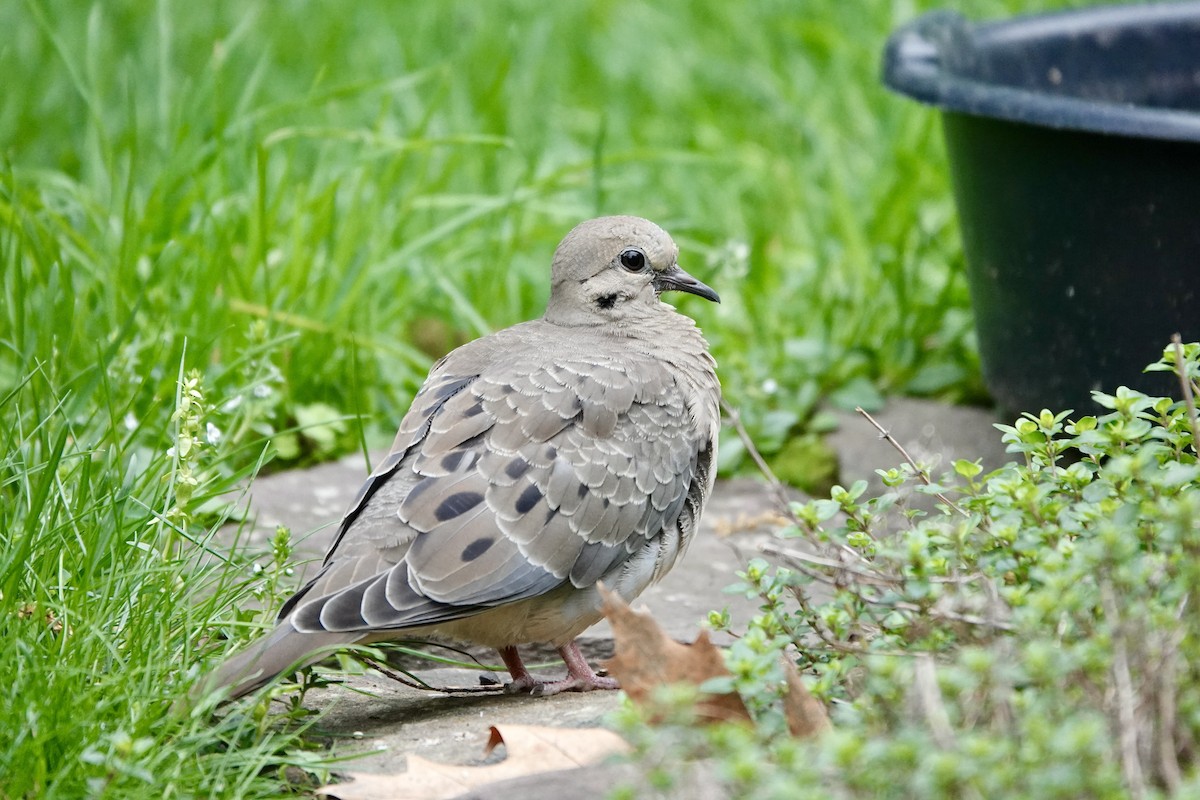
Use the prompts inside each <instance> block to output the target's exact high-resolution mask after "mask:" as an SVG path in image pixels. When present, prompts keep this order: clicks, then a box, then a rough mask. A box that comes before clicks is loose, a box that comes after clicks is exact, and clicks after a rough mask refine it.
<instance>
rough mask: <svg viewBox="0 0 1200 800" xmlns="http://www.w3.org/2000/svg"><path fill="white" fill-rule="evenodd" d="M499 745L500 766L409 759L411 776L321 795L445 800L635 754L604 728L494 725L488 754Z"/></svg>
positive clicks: (356, 777) (350, 799) (357, 781)
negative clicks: (501, 747) (513, 780)
mask: <svg viewBox="0 0 1200 800" xmlns="http://www.w3.org/2000/svg"><path fill="white" fill-rule="evenodd" d="M499 744H503V745H504V747H505V749H506V750H507V751H508V756H507V757H506V758H505V759H504V760H503V761H501V762H500V763H498V764H488V765H487V766H482V767H470V766H456V765H454V764H439V763H438V762H436V761H430V760H429V759H427V758H421V757H420V756H409V757H408V771H407V772H402V773H400V774H398V775H377V774H372V773H366V772H351V773H348V777H349V780H348V781H346V782H345V783H337V784H330V785H329V786H322V787H321V788H320V789H318V790H317V794H318V795H325V796H326V797H335V798H338V800H395V798H405V799H406V800H443V798H449V797H457V796H458V795H460V794H462V793H463V792H466V791H469V790H470V789H474V788H476V787H478V786H483V785H484V784H488V783H494V782H495V781H503V780H507V779H509V778H519V777H521V776H524V775H534V774H537V773H539V772H552V771H554V770H560V769H571V768H573V767H582V766H585V765H587V764H594V763H596V762H597V761H601V760H603V759H604V758H607V757H608V756H610V755H613V754H615V753H626V752H629V749H630V748H629V745H628V744H626V742H625V740H624V739H622V738H621V737H620V736H617V734H615V733H613V732H612V731H610V730H606V729H604V728H547V727H543V726H540V725H494V726H492V728H491V729H490V732H489V736H488V743H487V747H486V748H485V750H484V752H485V753H490V752H491V751H492V750H493V749H495V747H496V746H497V745H499Z"/></svg>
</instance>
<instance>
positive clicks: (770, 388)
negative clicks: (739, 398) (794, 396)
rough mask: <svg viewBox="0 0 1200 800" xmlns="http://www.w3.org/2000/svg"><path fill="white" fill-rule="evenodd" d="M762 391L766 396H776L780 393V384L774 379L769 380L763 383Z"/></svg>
mask: <svg viewBox="0 0 1200 800" xmlns="http://www.w3.org/2000/svg"><path fill="white" fill-rule="evenodd" d="M762 390H763V392H764V393H766V394H775V393H776V392H778V391H779V382H778V381H777V380H775V379H774V378H767V379H766V380H765V381H763V382H762Z"/></svg>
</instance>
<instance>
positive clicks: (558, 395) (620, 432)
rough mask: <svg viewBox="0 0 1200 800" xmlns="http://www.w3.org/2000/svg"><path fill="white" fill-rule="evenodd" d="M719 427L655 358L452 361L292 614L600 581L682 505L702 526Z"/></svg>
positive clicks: (436, 617) (520, 593) (440, 604)
mask: <svg viewBox="0 0 1200 800" xmlns="http://www.w3.org/2000/svg"><path fill="white" fill-rule="evenodd" d="M476 360H477V361H478V359H476ZM547 362H550V365H547ZM706 433H707V432H698V431H697V430H696V429H695V425H694V423H693V412H692V410H691V409H690V408H689V407H688V403H687V400H686V397H685V393H684V391H683V389H682V388H681V387H680V386H679V385H678V384H677V383H676V380H675V379H674V378H673V377H672V374H671V372H670V371H669V370H668V369H666V368H665V367H664V365H662V364H661V362H658V361H656V360H653V359H651V358H649V357H644V358H629V357H623V358H616V357H611V356H605V355H603V354H601V353H588V352H566V353H560V354H557V355H556V356H555V357H554V358H553V359H550V358H547V357H546V355H545V354H544V353H541V354H538V353H531V354H530V355H527V356H524V357H522V356H520V355H518V356H516V357H509V358H501V357H499V356H497V358H496V361H495V362H493V363H487V364H483V365H481V368H480V369H478V371H477V372H476V374H462V371H461V369H459V370H456V369H455V364H454V363H453V362H451V363H447V364H446V365H444V369H443V370H442V371H441V373H440V374H439V372H438V370H435V372H434V374H433V376H432V377H431V379H430V381H429V382H428V383H427V384H426V386H425V387H424V388H423V389H422V391H421V392H420V393H419V394H418V396H417V397H416V399H415V400H414V402H413V410H412V411H411V412H410V413H409V415H408V416H407V417H406V418H405V421H404V423H403V424H402V426H401V431H400V434H399V435H398V436H397V445H396V448H395V449H394V451H393V453H392V454H391V455H389V456H388V457H387V458H386V459H385V460H384V462H383V463H382V464H381V466H380V469H378V470H377V471H376V472H375V473H374V474H373V475H372V476H371V478H370V479H368V481H367V484H366V485H365V486H364V488H363V490H362V492H360V495H359V500H358V502H357V503H356V504H355V505H354V506H353V507H352V509H351V511H350V512H349V513H348V514H347V516H346V519H345V521H344V522H343V526H342V530H341V531H340V532H339V535H338V539H337V541H336V543H335V545H334V547H333V548H332V550H331V551H330V554H329V556H328V557H327V559H326V563H325V567H324V569H323V571H322V573H321V575H319V576H318V577H317V579H316V580H315V581H314V582H313V583H312V584H310V586H309V587H306V589H305V590H302V591H301V593H299V595H298V597H297V598H295V599H294V600H293V601H289V604H288V605H287V606H286V607H285V609H284V612H283V613H284V614H290V616H291V620H292V625H293V626H294V627H295V628H296V629H297V630H300V631H311V632H315V631H321V630H324V631H366V630H378V629H387V628H405V627H413V626H416V625H426V624H433V623H437V622H444V621H448V620H452V619H457V618H461V617H464V616H469V615H471V614H474V613H477V612H478V611H480V610H483V609H486V608H490V607H494V606H497V605H501V604H504V603H508V602H512V601H515V600H520V599H523V598H528V597H533V596H536V595H540V594H544V593H546V592H548V591H550V590H551V589H554V588H555V587H558V586H560V585H562V584H564V583H566V582H568V581H569V582H570V583H572V584H573V585H575V586H579V587H582V586H588V585H591V584H593V583H595V582H596V581H597V580H598V579H599V578H600V577H601V576H603V575H605V573H607V572H609V570H611V569H613V568H615V567H618V566H619V565H621V564H622V563H623V562H624V561H625V560H626V559H628V558H629V556H630V554H631V553H633V552H634V551H636V550H637V549H638V548H639V547H640V546H642V545H644V544H646V543H647V542H649V541H650V540H651V539H653V538H655V537H657V536H660V535H661V533H662V531H663V530H664V529H668V530H670V529H672V526H675V525H676V524H677V523H678V521H679V519H680V516H681V514H684V515H685V516H686V517H687V521H688V526H689V527H690V524H691V522H692V521H693V519H694V517H695V515H696V514H698V511H699V509H698V508H696V507H695V505H696V503H697V502H699V501H697V498H700V501H702V497H703V494H704V493H705V489H704V487H705V486H706V484H707V480H708V476H707V471H708V467H709V460H710V458H711V453H712V443H711V442H709V441H708V439H707V435H706Z"/></svg>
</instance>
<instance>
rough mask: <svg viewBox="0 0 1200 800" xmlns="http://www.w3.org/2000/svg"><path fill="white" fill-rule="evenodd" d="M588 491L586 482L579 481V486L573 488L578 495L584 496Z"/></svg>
mask: <svg viewBox="0 0 1200 800" xmlns="http://www.w3.org/2000/svg"><path fill="white" fill-rule="evenodd" d="M589 491H590V489H589V487H588V485H587V484H586V483H581V484H579V488H578V489H576V490H575V493H576V494H578V495H579V496H580V497H586V496H587V493H588V492H589Z"/></svg>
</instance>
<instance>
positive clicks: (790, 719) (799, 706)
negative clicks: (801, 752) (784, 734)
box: [783, 658, 832, 739]
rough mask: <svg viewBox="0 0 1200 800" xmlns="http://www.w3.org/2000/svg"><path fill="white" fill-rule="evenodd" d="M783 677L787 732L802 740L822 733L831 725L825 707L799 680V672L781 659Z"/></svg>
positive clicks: (787, 659) (788, 662) (790, 661)
mask: <svg viewBox="0 0 1200 800" xmlns="http://www.w3.org/2000/svg"><path fill="white" fill-rule="evenodd" d="M783 675H784V680H786V681H787V694H785V695H784V696H783V713H784V715H785V716H786V717H787V724H788V730H789V731H791V733H792V736H795V737H797V738H800V739H803V738H806V737H808V736H816V735H817V734H818V733H823V732H824V731H826V730H828V729H829V728H830V727H832V725H831V724H830V722H829V714H828V712H826V711H825V705H824V703H822V702H821V701H820V700H818V699H817V698H815V697H813V696H812V693H811V692H809V691H808V687H807V686H805V685H804V681H803V680H801V678H800V670H798V669H796V665H795V664H793V663H792V660H791V659H790V658H784V659H783Z"/></svg>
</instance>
